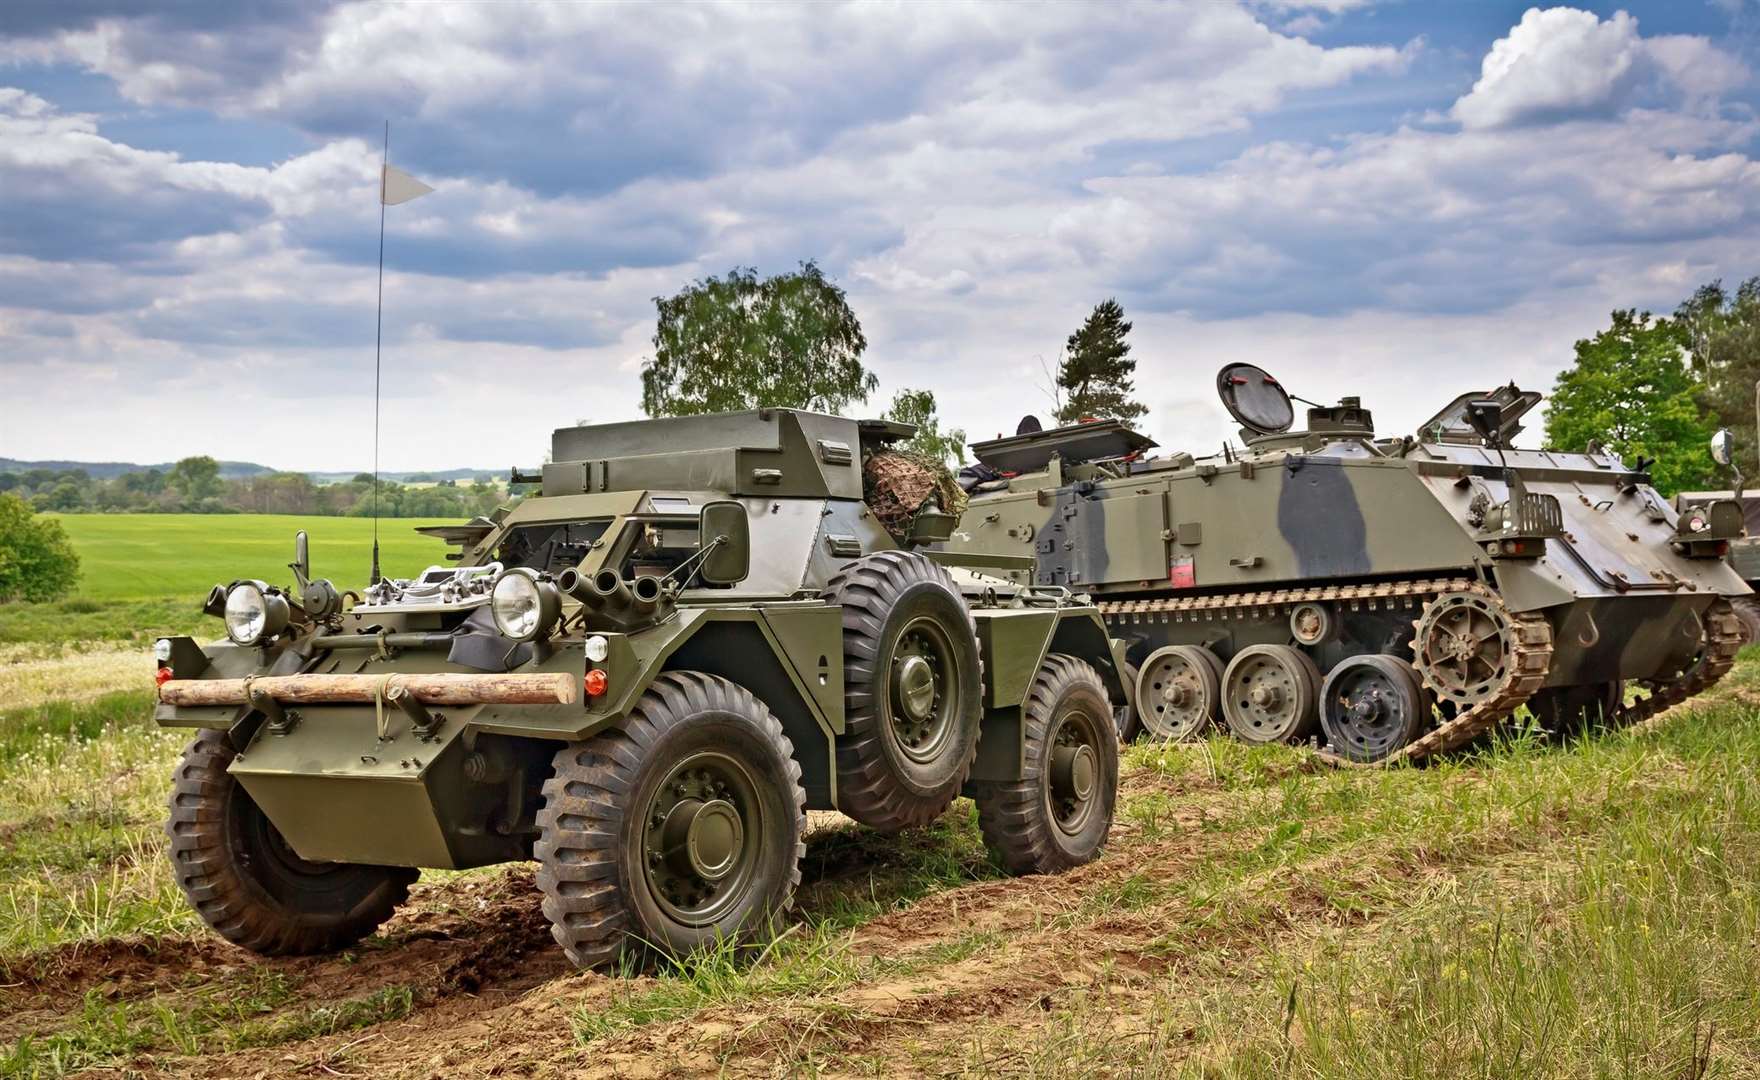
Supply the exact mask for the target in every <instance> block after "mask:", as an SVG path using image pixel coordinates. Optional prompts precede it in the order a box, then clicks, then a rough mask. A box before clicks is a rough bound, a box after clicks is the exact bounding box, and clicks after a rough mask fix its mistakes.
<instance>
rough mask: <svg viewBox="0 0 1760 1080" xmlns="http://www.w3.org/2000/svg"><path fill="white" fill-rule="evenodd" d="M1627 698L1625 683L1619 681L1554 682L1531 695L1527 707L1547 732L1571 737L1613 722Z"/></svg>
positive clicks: (1558, 736)
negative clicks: (1570, 683)
mask: <svg viewBox="0 0 1760 1080" xmlns="http://www.w3.org/2000/svg"><path fill="white" fill-rule="evenodd" d="M1624 701H1625V684H1624V683H1622V682H1618V681H1615V682H1604V683H1590V684H1588V685H1586V686H1555V687H1551V688H1548V689H1546V690H1542V691H1540V692H1539V693H1537V694H1535V695H1534V696H1533V697H1531V698H1529V699H1528V711H1529V712H1531V713H1533V714H1534V719H1535V720H1536V721H1537V722H1538V723H1539V724H1540V728H1541V730H1542V731H1544V732H1546V733H1547V734H1548V735H1551V736H1553V737H1554V738H1569V737H1571V736H1576V735H1582V734H1585V733H1587V732H1590V731H1593V730H1595V729H1596V728H1599V727H1602V726H1604V725H1605V726H1612V725H1613V724H1614V723H1615V722H1616V721H1617V720H1618V718H1619V708H1620V705H1621V704H1622V703H1623V702H1624Z"/></svg>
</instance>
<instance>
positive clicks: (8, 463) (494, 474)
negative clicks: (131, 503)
mask: <svg viewBox="0 0 1760 1080" xmlns="http://www.w3.org/2000/svg"><path fill="white" fill-rule="evenodd" d="M172 464H173V463H172V462H165V463H164V464H162V465H136V464H134V463H133V462H128V461H21V460H19V459H18V458H9V457H0V472H9V473H26V472H30V471H31V470H32V469H48V470H50V471H51V472H66V471H68V470H70V469H83V470H84V471H85V474H86V475H87V476H89V477H91V478H92V479H94V480H110V479H113V478H115V477H118V476H122V475H123V474H125V473H135V472H146V471H147V470H149V469H158V470H159V471H160V472H169V471H170V470H171V466H172ZM278 471H281V472H293V471H297V470H291V469H288V470H277V469H271V468H270V467H269V466H267V465H258V464H256V463H255V462H250V461H222V462H221V463H220V476H221V477H222V478H223V479H227V480H231V479H234V478H241V477H247V476H261V475H262V474H264V473H272V472H278ZM366 471H367V470H365V469H356V470H355V471H354V472H307V473H306V475H307V476H309V477H311V478H312V482H313V483H315V484H337V483H343V482H345V481H348V480H352V479H353V478H354V477H356V476H358V475H359V474H360V473H363V472H366ZM506 474H507V470H506V469H411V470H409V471H407V472H388V473H382V474H381V475H382V476H383V477H384V479H386V480H394V481H396V482H397V483H400V484H406V483H409V482H410V481H411V478H414V477H419V478H421V479H422V480H435V481H438V480H474V479H476V478H477V477H479V476H481V477H483V478H484V479H487V480H500V479H502V478H503V477H504V476H505V475H506Z"/></svg>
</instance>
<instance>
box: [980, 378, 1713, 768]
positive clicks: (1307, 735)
mask: <svg viewBox="0 0 1760 1080" xmlns="http://www.w3.org/2000/svg"><path fill="white" fill-rule="evenodd" d="M1217 389H1218V392H1219V393H1220V395H1221V397H1222V401H1223V404H1224V405H1225V406H1226V407H1227V408H1228V410H1229V412H1230V413H1231V414H1232V415H1233V416H1234V418H1235V419H1236V420H1237V421H1238V422H1239V423H1240V424H1241V426H1242V431H1241V436H1242V439H1243V441H1244V443H1245V446H1244V448H1243V449H1240V450H1235V449H1232V448H1225V449H1224V451H1223V452H1222V453H1221V454H1220V455H1218V456H1213V457H1204V458H1196V457H1194V456H1192V455H1191V454H1183V453H1182V454H1172V455H1169V456H1165V457H1153V456H1149V451H1150V450H1151V449H1152V448H1153V447H1154V445H1155V444H1154V443H1153V442H1151V441H1150V440H1149V439H1147V438H1145V437H1143V436H1142V435H1140V434H1138V433H1136V432H1134V431H1132V430H1130V429H1129V428H1127V427H1125V426H1123V425H1121V424H1118V423H1115V422H1104V423H1090V424H1078V425H1072V426H1068V427H1061V428H1056V429H1052V430H1048V431H1042V432H1030V433H1024V434H1020V435H1017V436H1012V437H1008V438H999V439H996V440H992V441H990V442H984V443H978V444H975V445H974V446H973V447H972V450H973V452H974V454H975V455H976V456H977V459H978V463H979V465H978V466H977V467H976V468H975V469H968V470H967V471H966V473H965V474H964V475H963V476H962V486H966V487H968V488H969V489H970V493H971V506H970V508H969V509H968V510H967V511H966V514H965V516H964V519H963V521H962V522H961V525H960V527H959V528H958V530H956V532H955V534H954V536H953V538H952V540H951V542H950V543H949V545H948V546H949V548H950V549H951V550H954V551H959V552H965V553H996V554H1006V553H1019V552H1030V553H1032V554H1034V555H1035V556H1036V558H1037V560H1038V562H1037V566H1036V569H1035V570H1034V571H1032V572H1031V573H1023V572H1019V571H1015V572H1013V576H1014V579H1015V580H1016V581H1018V582H1022V583H1025V582H1032V583H1036V584H1040V585H1062V586H1066V587H1069V588H1072V589H1079V590H1083V591H1085V592H1088V593H1091V594H1092V595H1093V596H1094V597H1095V599H1096V600H1097V601H1098V603H1099V607H1100V609H1101V611H1102V613H1103V614H1104V615H1105V617H1106V620H1107V624H1108V626H1109V627H1110V628H1111V630H1112V633H1113V635H1114V636H1115V637H1118V638H1123V639H1125V640H1126V641H1127V642H1128V653H1127V655H1128V658H1129V660H1130V661H1131V662H1132V664H1133V665H1134V667H1135V668H1136V669H1137V670H1138V674H1137V675H1135V676H1134V689H1133V697H1134V701H1135V704H1136V707H1137V708H1136V712H1135V717H1136V719H1137V720H1139V721H1140V722H1141V724H1142V725H1143V726H1144V727H1146V728H1147V730H1148V731H1149V732H1151V733H1153V734H1154V735H1156V736H1160V737H1165V738H1185V737H1190V736H1194V735H1197V734H1199V733H1200V732H1203V731H1205V730H1206V729H1207V728H1208V727H1210V726H1211V725H1212V724H1225V725H1226V726H1227V730H1228V731H1229V732H1231V733H1232V734H1234V735H1236V736H1238V737H1240V738H1242V739H1246V740H1249V741H1253V742H1271V741H1306V740H1316V741H1324V743H1325V744H1326V746H1327V748H1328V751H1329V752H1330V753H1331V754H1332V755H1334V756H1335V757H1336V758H1337V759H1340V760H1345V761H1351V762H1364V763H1366V762H1383V761H1389V760H1393V759H1397V758H1402V757H1405V758H1416V757H1421V756H1423V755H1425V754H1430V753H1435V752H1437V751H1440V750H1445V749H1448V748H1451V747H1454V746H1458V745H1461V744H1463V743H1465V742H1466V741H1468V740H1470V739H1472V738H1474V737H1475V736H1477V735H1479V734H1480V733H1482V732H1484V731H1486V730H1488V729H1490V728H1491V727H1493V726H1494V725H1497V724H1498V723H1500V722H1502V721H1504V720H1506V719H1507V718H1509V717H1511V716H1512V715H1513V714H1514V713H1515V712H1516V711H1517V709H1518V708H1520V707H1521V706H1524V705H1526V706H1527V707H1528V708H1529V709H1531V710H1532V711H1533V713H1534V714H1535V715H1536V716H1537V717H1538V718H1539V719H1540V720H1541V722H1542V723H1544V724H1546V725H1548V726H1549V727H1552V728H1559V729H1563V728H1576V727H1581V726H1583V725H1585V724H1589V723H1603V722H1608V723H1619V722H1629V721H1632V720H1635V719H1639V718H1642V717H1644V716H1648V715H1651V714H1652V713H1654V712H1655V711H1657V710H1659V709H1661V708H1662V707H1664V706H1666V705H1668V704H1671V703H1673V702H1677V701H1680V700H1683V699H1684V698H1686V697H1689V696H1691V695H1692V694H1695V693H1697V692H1699V691H1700V690H1702V689H1704V688H1705V687H1706V686H1708V685H1710V683H1712V682H1713V681H1715V680H1716V679H1717V678H1718V677H1720V676H1721V675H1722V674H1723V673H1724V672H1725V671H1726V670H1727V669H1728V668H1729V666H1730V664H1731V663H1732V661H1733V657H1734V655H1735V652H1736V650H1737V648H1738V646H1739V644H1740V628H1739V624H1738V622H1737V620H1736V617H1735V615H1734V613H1733V612H1732V610H1731V605H1730V600H1731V598H1734V597H1739V596H1743V595H1745V594H1747V592H1748V588H1747V586H1745V585H1744V584H1743V583H1742V582H1741V581H1740V580H1739V579H1738V578H1737V576H1736V575H1735V574H1734V573H1733V572H1732V571H1731V570H1730V569H1729V567H1728V566H1727V565H1725V563H1724V562H1723V557H1724V555H1725V553H1726V552H1727V551H1728V547H1729V543H1730V541H1731V540H1733V539H1735V538H1737V537H1739V536H1740V535H1741V533H1742V517H1741V510H1740V508H1739V507H1738V506H1736V505H1735V504H1734V503H1733V502H1729V501H1727V500H1714V501H1712V502H1711V503H1710V504H1709V505H1706V506H1704V507H1700V508H1696V509H1693V510H1691V511H1688V512H1686V513H1677V512H1676V511H1675V510H1674V509H1672V508H1671V507H1670V506H1669V505H1668V504H1667V502H1665V501H1664V500H1663V499H1662V498H1661V497H1660V496H1659V495H1658V494H1657V492H1656V491H1655V489H1653V488H1652V487H1651V486H1650V483H1649V479H1648V477H1647V476H1646V474H1645V472H1644V468H1645V464H1644V463H1642V462H1639V463H1638V464H1637V465H1636V467H1628V466H1627V465H1626V464H1625V463H1623V462H1621V461H1619V460H1618V459H1616V458H1615V457H1613V456H1611V455H1608V454H1605V453H1596V452H1591V453H1563V452H1558V451H1551V450H1518V449H1515V448H1514V447H1513V445H1512V443H1513V440H1514V438H1515V436H1516V434H1517V433H1518V432H1519V431H1520V430H1521V429H1520V427H1519V421H1520V420H1521V418H1522V416H1523V415H1524V414H1526V413H1527V412H1528V411H1529V410H1530V409H1532V408H1533V407H1534V406H1535V405H1536V404H1538V402H1539V400H1540V395H1538V394H1535V393H1531V392H1526V391H1522V390H1518V389H1516V387H1515V386H1514V385H1511V386H1507V387H1503V388H1501V389H1498V390H1495V391H1492V392H1488V393H1477V394H1467V395H1463V396H1462V397H1460V398H1457V399H1456V400H1454V401H1453V402H1451V403H1449V405H1448V407H1447V408H1445V409H1443V410H1442V411H1441V412H1439V413H1437V414H1436V416H1435V417H1433V418H1432V419H1431V420H1430V421H1428V422H1427V423H1425V424H1424V425H1423V427H1422V428H1421V429H1420V431H1419V433H1418V435H1417V436H1416V437H1410V436H1408V437H1403V438H1385V437H1379V436H1377V434H1376V433H1375V430H1374V426H1373V423H1372V421H1371V418H1370V414H1369V411H1368V410H1367V409H1365V408H1363V406H1362V404H1361V402H1360V401H1359V400H1358V399H1357V398H1345V399H1344V400H1343V401H1341V402H1340V403H1339V404H1338V405H1336V406H1331V407H1321V406H1316V407H1313V408H1310V409H1309V410H1308V425H1307V430H1306V431H1292V430H1291V427H1292V425H1293V421H1294V406H1293V405H1292V404H1291V399H1290V396H1289V395H1288V394H1287V393H1286V392H1285V391H1284V389H1283V387H1282V386H1281V385H1279V384H1278V382H1277V380H1276V379H1274V378H1272V377H1271V376H1270V375H1269V374H1267V373H1266V372H1264V371H1262V370H1260V369H1259V368H1257V367H1254V366H1252V365H1249V364H1232V365H1229V366H1227V367H1225V368H1223V369H1222V371H1221V372H1220V374H1219V375H1218V377H1217ZM1632 684H1636V686H1637V687H1641V688H1642V689H1643V690H1644V694H1643V695H1641V696H1639V697H1638V699H1637V700H1636V701H1635V702H1632V703H1628V696H1629V695H1628V694H1627V689H1628V687H1629V686H1631V685H1632Z"/></svg>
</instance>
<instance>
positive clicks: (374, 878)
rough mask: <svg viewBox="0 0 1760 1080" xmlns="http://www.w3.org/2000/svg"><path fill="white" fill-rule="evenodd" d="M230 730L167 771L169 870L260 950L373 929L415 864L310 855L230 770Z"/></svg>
mask: <svg viewBox="0 0 1760 1080" xmlns="http://www.w3.org/2000/svg"><path fill="white" fill-rule="evenodd" d="M235 756H236V754H235V752H234V751H233V749H232V747H231V745H230V744H229V743H228V742H227V741H226V735H225V733H224V732H220V731H202V732H200V733H199V734H197V735H196V737H195V738H194V739H193V740H192V741H191V742H190V744H189V745H188V746H187V747H185V748H184V751H183V759H182V760H181V761H179V762H178V764H177V769H176V771H175V772H174V773H173V774H172V785H171V799H170V806H171V817H170V820H169V821H167V822H166V825H165V833H166V835H167V836H168V837H170V839H171V843H170V854H171V870H172V873H173V875H175V876H176V878H177V885H178V887H179V888H181V889H182V890H183V895H184V896H186V897H188V898H189V902H190V906H191V907H194V908H195V909H196V912H197V913H198V914H200V915H201V917H202V921H203V922H206V923H207V924H208V925H209V926H211V927H213V929H214V931H215V933H217V934H219V935H220V936H221V937H223V938H225V939H226V940H227V941H230V942H232V943H233V944H234V945H239V946H242V947H244V948H246V949H249V950H250V951H252V952H254V953H261V954H262V955H264V956H289V955H303V954H306V953H321V952H331V951H333V950H336V949H340V948H342V947H343V946H345V945H351V944H353V943H354V942H356V941H359V940H360V939H361V938H363V937H366V936H367V935H368V934H370V933H372V932H373V931H374V930H375V929H376V928H377V927H378V926H379V924H380V923H383V922H384V921H385V920H386V919H389V918H390V917H391V913H392V912H393V911H395V910H397V905H399V904H401V903H403V901H404V900H406V899H408V897H409V886H410V883H411V882H412V881H414V880H415V879H416V876H417V871H415V870H411V869H408V868H406V867H401V866H360V865H356V864H353V863H324V862H307V861H306V860H305V859H302V858H300V857H299V856H298V855H296V854H295V853H294V851H293V849H292V848H291V847H289V846H288V844H287V841H286V840H284V839H282V837H281V833H280V831H279V830H277V829H276V828H275V826H274V825H273V824H271V823H270V821H269V819H268V817H267V816H266V815H264V813H263V811H262V810H261V809H260V808H259V807H258V806H257V804H256V803H255V802H253V801H252V800H251V797H250V795H249V794H248V793H246V791H245V790H244V786H243V785H241V784H240V783H239V782H238V781H237V779H235V778H234V777H233V775H232V774H231V773H229V772H227V771H226V768H227V766H228V765H230V764H231V763H232V759H233V758H234V757H235Z"/></svg>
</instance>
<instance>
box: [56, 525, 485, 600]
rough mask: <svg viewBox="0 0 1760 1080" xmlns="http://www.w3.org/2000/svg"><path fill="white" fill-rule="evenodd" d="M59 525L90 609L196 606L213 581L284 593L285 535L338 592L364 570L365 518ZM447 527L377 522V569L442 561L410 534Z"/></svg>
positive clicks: (359, 579)
mask: <svg viewBox="0 0 1760 1080" xmlns="http://www.w3.org/2000/svg"><path fill="white" fill-rule="evenodd" d="M59 520H60V522H61V525H62V527H63V528H64V529H66V530H67V535H68V536H69V537H70V538H71V539H72V540H73V544H74V548H75V549H76V550H78V552H79V562H80V580H79V589H78V593H79V595H80V596H85V597H89V598H91V599H93V600H151V599H155V598H158V597H163V596H187V597H190V598H192V599H194V600H196V601H198V602H199V601H200V600H201V598H202V597H203V596H205V595H207V592H208V589H209V588H210V587H212V586H213V585H214V584H215V583H216V582H226V581H231V580H232V579H234V578H261V579H262V580H264V581H267V582H269V583H270V584H272V585H273V584H287V583H289V582H290V581H291V580H292V576H291V575H290V574H289V573H288V571H287V564H288V563H289V562H290V561H292V559H293V534H294V533H295V532H298V531H299V530H300V529H304V530H305V531H306V532H307V534H308V535H310V537H311V551H312V571H313V573H315V574H317V575H318V576H319V577H327V578H329V579H330V580H332V581H334V582H335V583H336V587H337V588H339V589H349V588H360V587H361V586H363V585H365V584H366V583H367V579H368V574H369V572H370V571H371V569H372V565H373V523H372V521H371V520H370V519H367V518H352V517H294V516H291V515H285V516H284V515H279V514H65V515H60V517H59ZM454 524H457V522H456V521H452V520H450V519H447V520H439V521H436V520H431V519H426V518H396V519H393V520H389V521H381V522H380V523H379V553H380V565H381V566H382V568H383V569H384V571H385V573H386V574H389V575H391V576H393V577H409V576H412V575H414V574H416V573H419V572H420V571H421V570H423V569H424V568H426V567H429V566H433V565H435V564H436V563H440V562H443V561H444V556H445V553H446V550H447V548H446V545H445V544H442V543H441V542H440V541H438V540H435V539H433V538H431V537H427V536H420V535H418V534H417V533H416V532H415V531H414V530H415V528H416V526H418V525H454Z"/></svg>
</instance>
